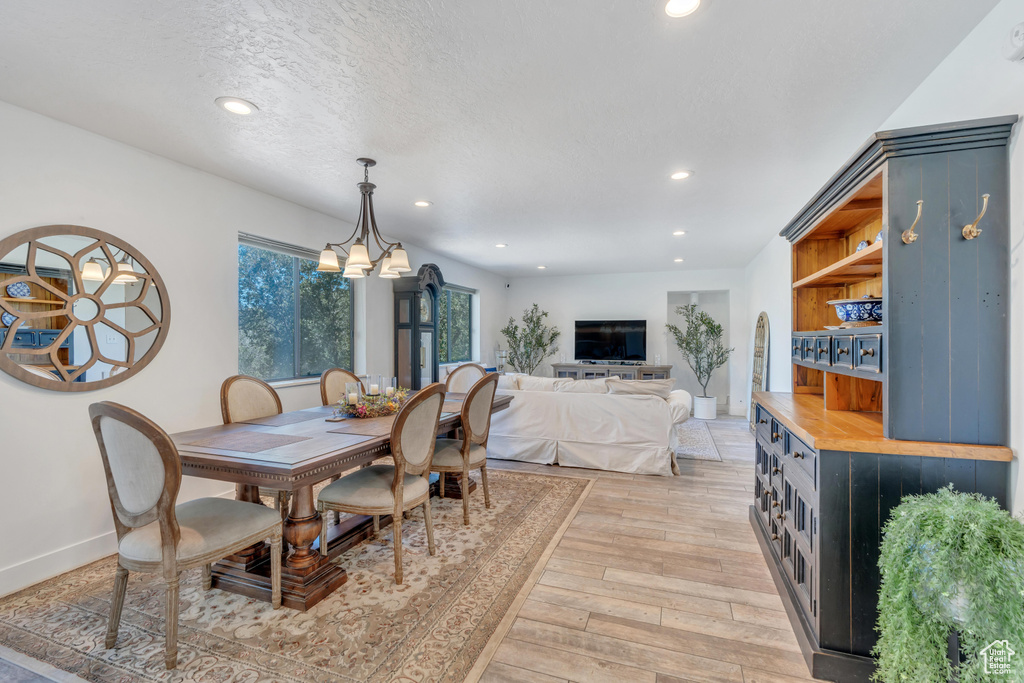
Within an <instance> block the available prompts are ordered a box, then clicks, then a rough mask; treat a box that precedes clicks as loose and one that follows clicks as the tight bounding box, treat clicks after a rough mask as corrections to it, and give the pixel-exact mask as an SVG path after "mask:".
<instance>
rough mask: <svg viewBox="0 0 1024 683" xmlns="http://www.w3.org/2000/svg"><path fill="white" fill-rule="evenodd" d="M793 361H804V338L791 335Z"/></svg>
mask: <svg viewBox="0 0 1024 683" xmlns="http://www.w3.org/2000/svg"><path fill="white" fill-rule="evenodd" d="M792 355H793V360H803V359H804V338H803V337H798V336H796V335H793V354H792Z"/></svg>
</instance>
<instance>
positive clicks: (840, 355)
mask: <svg viewBox="0 0 1024 683" xmlns="http://www.w3.org/2000/svg"><path fill="white" fill-rule="evenodd" d="M832 365H834V366H836V367H840V368H847V369H852V368H853V337H852V336H850V335H842V336H838V337H832Z"/></svg>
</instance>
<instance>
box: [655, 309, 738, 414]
mask: <svg viewBox="0 0 1024 683" xmlns="http://www.w3.org/2000/svg"><path fill="white" fill-rule="evenodd" d="M676 313H677V314H679V315H681V316H683V321H684V322H685V323H686V331H685V332H684V331H683V330H681V329H679V328H678V327H677V326H675V325H673V324H671V323H669V324H668V325H665V327H666V329H668V331H669V332H671V333H672V336H673V337H675V338H676V346H678V347H679V351H680V353H682V354H683V360H685V361H686V364H687V365H689V366H690V369H691V370H693V374H694V375H696V376H697V382H698V383H699V384H700V386H701V388H702V389H703V390H704V393H703V394H701V396H702V397H704V398H707V395H708V383H709V382H710V381H711V374H712V373H713V372H714V371H715V370H717V369H718V368H720V367H722V366H723V365H725V364H726V363H727V362H728V361H729V356H731V355H732V352H733V349H727V348H725V344H723V343H722V333H723V329H722V326H721V325H719V324H718V323H716V322H715V319H714V318H712V317H711V316H710V315H708V314H707V313H706V312H705V311H699V310H697V304H687V305H686V306H676Z"/></svg>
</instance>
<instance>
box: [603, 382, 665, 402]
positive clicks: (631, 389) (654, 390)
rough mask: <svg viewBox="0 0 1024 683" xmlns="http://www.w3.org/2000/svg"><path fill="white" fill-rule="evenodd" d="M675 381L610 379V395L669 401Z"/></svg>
mask: <svg viewBox="0 0 1024 683" xmlns="http://www.w3.org/2000/svg"><path fill="white" fill-rule="evenodd" d="M675 383H676V381H675V380H674V379H618V378H615V379H612V378H608V393H610V394H631V395H633V396H657V397H659V398H664V399H666V400H667V399H668V395H669V392H671V391H672V387H673V386H675Z"/></svg>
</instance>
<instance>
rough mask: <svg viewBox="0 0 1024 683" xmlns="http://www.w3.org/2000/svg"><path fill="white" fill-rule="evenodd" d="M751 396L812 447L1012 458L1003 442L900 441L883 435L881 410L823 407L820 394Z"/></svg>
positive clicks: (822, 399) (861, 451)
mask: <svg viewBox="0 0 1024 683" xmlns="http://www.w3.org/2000/svg"><path fill="white" fill-rule="evenodd" d="M754 400H755V401H756V402H757V403H759V404H760V405H762V406H764V407H765V408H766V409H767V410H768V412H770V413H771V414H772V415H774V416H775V417H777V418H778V419H779V420H781V421H782V423H783V424H784V425H785V426H786V428H787V429H789V431H791V432H793V433H794V434H796V435H797V436H798V437H800V439H801V440H802V441H804V442H805V443H806V444H807V445H808V446H810V447H811V448H816V449H818V450H823V451H853V452H856V453H891V454H895V455H920V456H928V457H933V458H963V459H967V460H996V461H1000V462H1009V461H1011V460H1013V451H1012V450H1010V449H1009V448H1007V447H1006V446H980V445H975V444H958V443H941V442H935V441H903V440H900V439H886V438H885V437H883V436H882V414H881V413H869V412H855V411H848V410H825V400H824V398H822V396H821V395H820V394H785V393H778V392H774V391H773V392H759V393H756V394H754Z"/></svg>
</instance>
